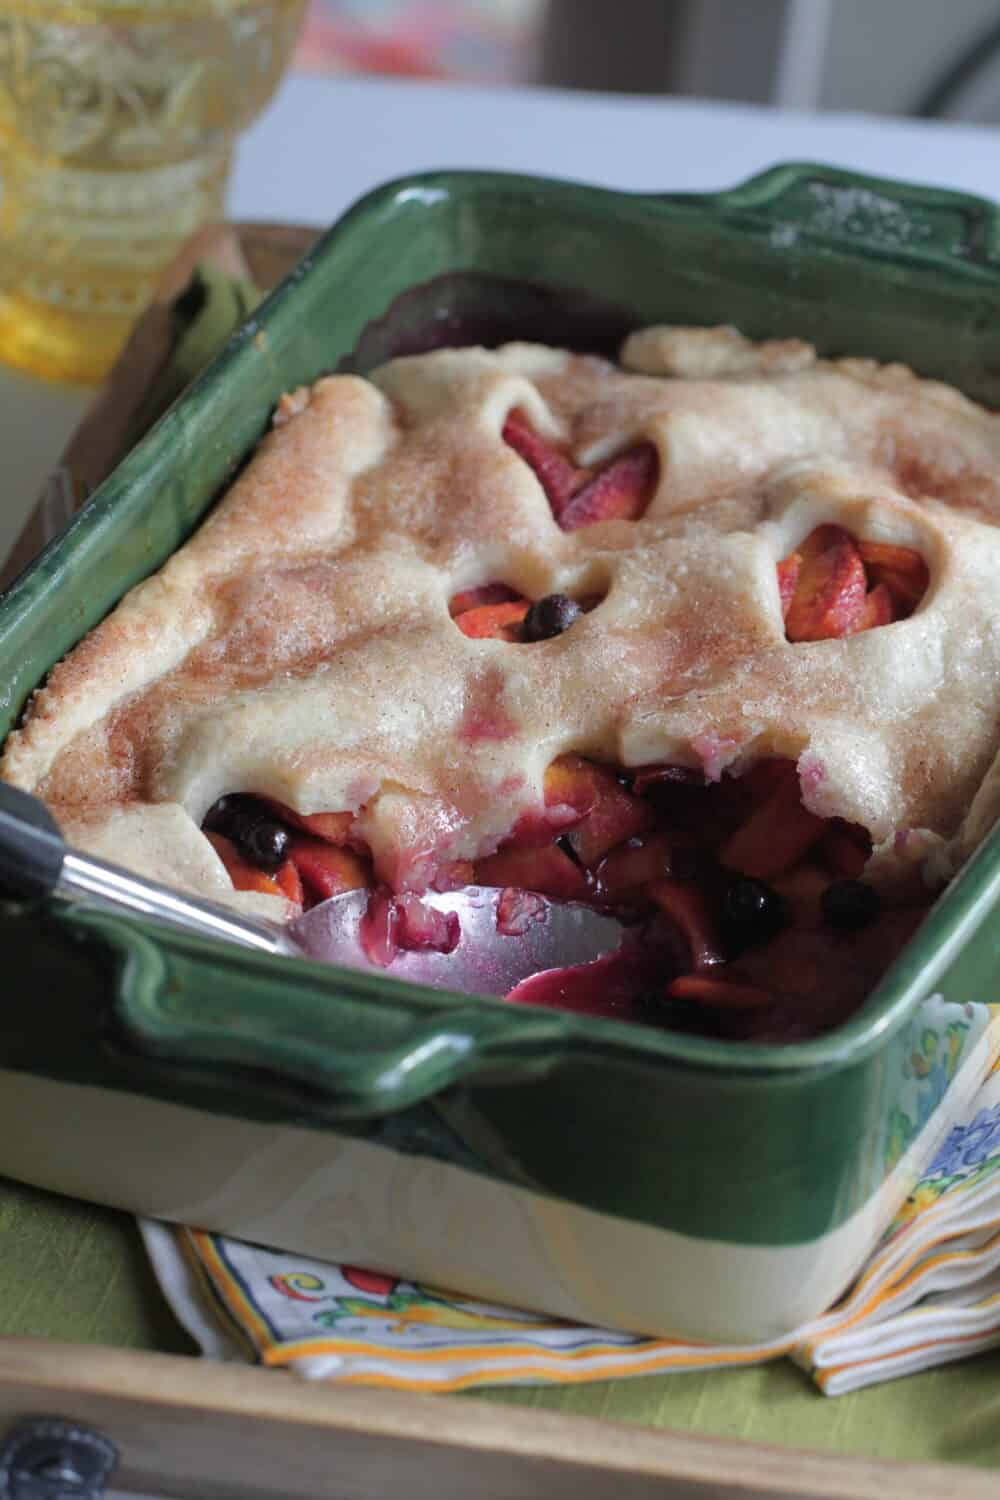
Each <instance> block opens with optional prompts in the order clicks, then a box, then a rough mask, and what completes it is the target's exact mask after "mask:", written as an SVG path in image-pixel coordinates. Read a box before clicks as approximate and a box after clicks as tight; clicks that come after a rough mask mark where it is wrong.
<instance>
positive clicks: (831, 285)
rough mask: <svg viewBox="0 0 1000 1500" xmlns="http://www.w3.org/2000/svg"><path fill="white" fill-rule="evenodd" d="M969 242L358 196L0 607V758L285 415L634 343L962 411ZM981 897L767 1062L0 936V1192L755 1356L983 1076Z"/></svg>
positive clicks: (997, 861) (533, 191) (225, 959)
mask: <svg viewBox="0 0 1000 1500" xmlns="http://www.w3.org/2000/svg"><path fill="white" fill-rule="evenodd" d="M998 214H1000V210H998V209H997V208H995V207H994V206H993V205H991V204H988V203H985V202H982V201H980V200H977V199H973V198H969V197H965V196H961V195H957V194H953V193H947V192H943V191H934V190H929V189H924V188H917V187H911V186H904V185H902V184H899V183H891V182H882V181H877V180H875V179H867V178H862V177H859V176H857V175H855V174H848V173H844V172H840V171H836V170H833V169H830V168H826V167H820V166H797V165H792V166H781V167H777V168H775V169H773V170H772V171H770V172H767V173H765V174H763V175H762V176H760V177H757V178H754V179H753V180H752V181H750V182H748V183H747V184H745V185H743V186H741V187H738V188H736V189H734V190H732V191H730V192H724V193H719V194H713V195H705V196H698V195H686V194H674V195H671V194H666V195H662V196H633V195H626V194H622V193H614V192H606V191H601V190H597V189H592V188H587V187H582V186H577V185H573V184H567V183H559V182H549V181H543V180H539V179H534V178H527V177H512V176H503V175H497V174H487V173H434V174H428V175H425V176H421V177H416V178H411V179H407V180H402V181H399V182H396V183H391V184H389V185H387V186H385V187H383V188H381V189H379V190H378V191H376V192H374V193H372V194H371V195H370V196H368V197H367V198H365V199H364V200H363V201H362V202H360V203H359V204H358V205H357V206H356V207H355V208H354V209H352V211H351V212H350V213H349V214H347V216H346V217H345V218H344V219H342V220H341V221H340V222H339V223H338V224H337V225H335V226H334V228H333V229H332V230H331V231H330V233H329V234H328V235H327V236H326V237H325V238H324V239H323V240H322V241H321V242H320V243H319V245H318V246H317V248H316V249H315V250H314V251H313V253H312V254H311V255H309V256H308V257H307V258H306V260H305V261H304V262H303V263H302V265H301V266H300V267H299V268H298V270H297V271H296V272H295V273H294V274H293V275H292V276H291V277H290V278H289V279H288V280H287V281H286V282H285V283H284V284H283V285H282V286H281V287H280V288H279V289H278V290H277V291H276V292H275V293H274V295H273V296H272V297H271V298H270V299H269V300H268V301H267V302H266V303H265V304H264V305H263V306H262V307H261V308H260V309H259V311H258V313H257V314H256V316H255V318H254V319H253V321H252V322H251V323H249V324H248V325H247V326H245V327H244V328H243V329H242V330H241V332H240V333H239V334H238V335H237V336H236V337H235V338H234V339H233V340H232V342H231V343H230V345H229V346H228V348H227V349H226V350H225V351H224V353H223V354H222V355H221V356H220V358H218V359H217V360H216V361H215V363H214V364H213V365H212V366H211V367H210V368H209V370H208V371H207V372H206V373H205V374H204V375H203V376H202V378H201V379H199V380H198V382H197V383H196V384H195V385H194V386H193V387H192V388H191V389H190V390H189V391H188V392H187V393H186V394H185V395H184V396H183V397H182V399H181V400H180V401H179V402H178V403H177V404H176V405H175V406H174V407H173V409H172V410H171V411H170V412H169V413H168V414H167V415H166V417H164V418H163V420H162V421H161V422H160V423H159V424H158V425H157V426H156V427H155V428H154V429H153V431H152V432H151V433H150V434H149V435H148V436H147V437H146V439H145V440H144V441H143V442H142V443H141V445H140V446H139V447H138V448H137V449H136V450H135V451H134V452H133V453H132V454H131V455H130V457H129V458H128V459H127V460H126V461H125V462H124V463H123V464H122V465H121V466H120V467H119V468H118V470H117V471H116V472H115V474H114V475H112V477H111V478H110V479H109V480H108V481H107V482H106V483H105V484H104V485H103V486H102V487H101V489H100V490H99V491H98V493H97V494H96V495H95V496H94V497H93V498H92V500H91V501H90V503H89V504H88V505H87V507H86V509H85V510H84V511H83V512H82V513H81V514H80V515H79V516H78V517H77V518H76V520H75V521H74V522H73V523H72V524H71V525H70V526H69V527H68V529H67V530H66V531H65V533H64V534H63V535H62V536H61V537H60V538H59V539H58V540H57V541H55V542H54V543H53V544H52V545H51V546H50V547H49V548H48V549H47V550H46V551H45V553H44V554H43V555H42V556H41V557H40V558H39V559H38V561H37V562H36V563H35V564H34V566H33V567H31V568H30V569H29V570H28V571H27V572H26V573H25V574H24V575H23V576H22V577H21V578H20V579H19V580H18V581H17V582H16V584H15V585H14V586H13V587H12V588H11V589H10V591H9V592H8V593H7V594H6V596H5V597H4V598H3V599H2V600H0V661H2V663H3V680H4V683H5V690H4V696H3V702H2V726H3V730H4V732H6V730H7V729H8V728H9V727H10V726H11V725H12V724H13V723H14V722H15V721H16V719H17V716H18V713H19V712H20V710H21V707H22V706H23V704H24V702H25V700H26V698H27V696H28V694H29V693H30V692H31V690H32V689H33V688H34V687H35V686H36V684H37V683H38V682H39V681H40V680H41V678H42V677H43V676H44V674H45V672H46V671H47V669H48V668H49V667H50V666H51V665H52V663H53V662H54V661H55V660H57V659H58V658H59V657H60V656H61V655H62V654H63V653H64V652H65V651H66V650H67V649H68V648H69V647H70V646H71V645H72V644H73V643H74V642H75V641H76V640H78V639H79V637H80V636H81V635H82V634H83V633H84V632H85V631H86V630H87V629H88V628H89V627H90V626H92V625H93V624H94V623H95V622H96V621H97V620H98V619H100V618H101V616H102V615H103V614H104V613H105V612H106V611H107V610H108V609H109V608H110V607H111V606H112V605H113V604H114V603H115V602H116V600H117V599H118V598H119V597H120V596H121V595H122V594H123V592H124V591H125V590H126V589H127V588H128V587H129V586H131V585H132V584H134V583H135V582H137V581H138V580H139V579H140V578H142V577H144V576H145V575H146V574H148V573H149V572H150V571H152V570H153V569H155V568H156V567H157V566H159V565H160V564H161V563H162V562H163V561H164V559H165V558H166V557H167V556H168V555H169V554H170V553H171V552H172V551H173V550H174V549H175V548H176V547H177V546H178V544H179V543H180V542H181V541H182V540H183V539H184V538H185V537H186V536H187V535H188V534H189V533H190V531H191V530H192V528H193V527H194V526H195V525H196V524H197V522H198V520H199V518H200V517H201V516H202V515H203V514H204V513H205V511H206V509H207V508H208V507H209V506H210V505H211V504H212V502H213V500H214V499H215V498H216V497H217V496H218V494H219V493H220V490H221V489H222V488H223V487H224V486H225V485H226V483H227V481H228V480H229V479H230V477H231V476H232V475H233V473H234V472H235V470H236V469H237V468H238V467H239V465H240V464H241V463H242V462H243V461H244V459H245V458H246V457H247V455H248V453H249V452H250V451H251V449H252V448H253V446H254V444H255V442H256V440H257V439H258V438H259V437H260V435H261V434H262V433H263V431H264V429H265V426H266V424H267V422H268V418H269V414H270V412H271V410H272V408H273V406H274V404H275V402H276V401H277V399H278V397H279V396H280V394H281V393H282V392H283V391H284V390H286V389H288V388H289V387H292V386H295V385H297V384H300V383H302V382H304V381H309V380H312V379H313V378H315V377H316V376H317V375H319V374H320V373H321V372H324V371H328V370H331V369H334V368H342V369H353V370H360V371H364V370H365V369H367V368H371V367H372V366H373V365H374V364H376V363H379V362H381V361H382V360H384V359H385V358H387V357H390V356H391V355H394V354H398V353H405V352H413V351H416V350H420V349H426V348H429V347H432V346H437V345H440V344H446V343H470V342H487V343H498V342H502V341H503V340H505V339H509V338H515V337H516V338H527V339H541V340H544V341H546V342H552V343H557V344H568V345H571V346H574V347H577V348H581V347H582V348H587V349H593V350H599V351H608V350H611V349H613V348H614V347H615V346H616V345H617V344H618V342H619V340H620V339H621V337H622V336H623V335H624V334H625V333H626V332H627V331H628V330H629V329H630V328H633V327H635V326H638V325H641V324H644V323H652V322H668V321H674V322H685V323H714V322H728V323H735V324H737V325H738V326H739V327H740V328H741V329H742V330H743V331H744V332H745V333H747V334H749V335H751V336H755V337H756V336H763V335H770V336H773V335H798V336H801V337H804V338H807V339H810V340H812V341H814V342H815V343H816V344H817V345H818V346H819V348H820V350H821V351H822V352H824V353H839V352H850V353H854V354H868V355H873V356H876V357H878V358H881V359H901V360H903V361H905V362H906V363H908V364H910V365H912V366H913V367H914V368H916V369H917V370H918V371H920V372H921V373H923V374H926V375H933V376H936V377H939V378H941V379H943V380H947V381H949V382H952V383H954V384H957V385H959V386H961V387H962V388H963V389H965V390H966V391H967V392H968V393H969V394H971V395H972V396H974V397H976V398H978V399H980V400H982V401H984V402H986V403H988V404H991V405H998V404H1000V250H998V247H997V226H998V223H1000V217H998ZM998 895H1000V840H998V838H997V837H996V836H994V837H993V839H992V840H991V841H990V842H989V843H988V844H987V845H986V846H984V847H983V848H982V849H981V850H980V851H979V853H978V855H977V856H976V858H975V859H974V860H973V861H972V862H971V863H970V865H969V866H968V867H967V869H966V870H965V871H964V872H963V873H962V875H961V876H960V877H959V879H958V880H957V881H956V882H955V883H954V885H953V886H952V888H951V889H950V890H949V891H948V892H947V893H946V894H945V896H944V897H943V898H942V900H941V901H940V902H939V904H938V906H937V908H936V909H935V911H934V912H933V913H932V915H931V917H930V918H929V919H928V920H927V922H926V923H925V924H924V926H923V927H922V928H921V931H920V933H919V935H918V937H917V938H916V939H915V940H914V942H913V943H912V944H911V945H910V947H909V948H908V949H907V950H906V952H905V953H904V955H903V956H902V958H901V959H900V960H899V961H898V962H897V964H896V965H895V966H894V968H893V969H892V970H891V971H890V973H889V974H887V976H886V977H885V980H884V981H883V983H882V984H881V985H880V987H879V989H878V990H877V992H876V993H875V994H873V995H872V996H871V998H870V1000H869V1001H868V1003H867V1004H866V1006H865V1007H864V1009H863V1010H862V1011H861V1012H860V1013H859V1014H858V1015H857V1016H856V1018H855V1019H854V1020H852V1021H851V1022H850V1024H848V1025H846V1026H844V1027H843V1028H841V1029H840V1030H839V1031H837V1032H836V1033H834V1034H832V1035H829V1036H827V1037H824V1038H822V1039H819V1040H816V1041H812V1042H808V1043H801V1044H796V1045H793V1046H789V1047H786V1048H784V1049H777V1048H764V1047H758V1046H753V1045H748V1044H738V1043H724V1042H719V1041H713V1040H707V1039H699V1038H696V1037H691V1036H681V1035H674V1034H670V1033H666V1032H661V1031H656V1030H653V1029H647V1028H639V1027H629V1026H626V1025H624V1024H621V1023H616V1022H612V1021H598V1020H592V1019H590V1020H589V1019H586V1018H582V1017H577V1016H571V1015H566V1014H557V1013H554V1012H551V1011H542V1010H537V1011H536V1010H531V1009H528V1008H526V1007H505V1006H504V1005H503V1004H502V1003H500V1002H494V1001H482V1000H472V999H468V998H464V997H462V996H448V995H444V994H441V993H438V992H431V991H425V990H421V989H419V988H415V987H413V986H409V985H405V984H401V983H399V982H397V981H394V980H393V979H392V978H391V977H388V976H382V975H378V976H370V975H363V974H355V973H348V972H345V971H339V970H334V969H330V968H321V967H318V966H316V965H312V964H307V963H304V962H303V963H295V962H289V961H287V960H284V961H283V960H277V959H268V958H263V957H259V958H258V957H255V956H253V955H251V954H249V953H247V952H243V951H239V950H235V949H228V948H224V947H220V946H216V945H214V944H211V943H207V942H204V941H199V940H196V939H193V938H186V937H182V936H173V935H167V934H165V933H164V932H163V931H162V930H157V929H155V928H153V927H151V926H144V925H142V924H141V923H139V922H137V921H133V920H130V919H127V918H124V917H118V916H112V915H108V914H102V913H97V912H94V911H89V912H88V911H84V910H82V909H79V908H71V909H68V910H66V909H62V910H57V909H55V908H54V907H53V908H51V909H49V908H44V909H39V910H36V911H32V912H28V913H25V912H19V911H14V910H12V909H10V910H6V911H3V912H0V931H2V936H3V941H4V949H5V955H6V972H7V976H8V977H7V986H6V988H7V993H8V995H9V997H10V1003H9V1004H8V1005H7V1006H5V1007H4V1010H3V1015H2V1018H0V1074H2V1079H3V1087H2V1089H0V1100H2V1105H0V1141H2V1142H3V1144H2V1146H0V1170H2V1171H5V1172H7V1173H8V1174H10V1175H13V1176H18V1177H22V1178H24V1179H26V1180H29V1181H33V1182H37V1183H39V1184H41V1185H43V1186H47V1187H52V1188H56V1189H58V1190H61V1191H65V1192H72V1193H76V1194H78V1195H80V1196H86V1197H92V1198H95V1199H98V1200H103V1201H106V1202H110V1203H114V1204H117V1205H119V1206H121V1207H126V1208H130V1209H134V1210H136V1211H138V1212H142V1213H147V1214H153V1215H158V1216H162V1217H165V1218H173V1219H179V1220H186V1221H188V1222H196V1223H198V1224H200V1225H203V1226H204V1227H208V1228H216V1229H221V1230H227V1231H229V1232H231V1233H235V1234H239V1235H242V1236H244V1237H247V1238H253V1239H257V1240H260V1241H266V1242H270V1243H273V1244H277V1245H281V1246H282V1247H284V1248H288V1249H293V1250H299V1251H301V1252H302V1253H310V1254H313V1255H321V1256H322V1255H326V1256H330V1257H339V1258H342V1259H348V1260H351V1261H355V1262H360V1263H363V1264H366V1265H372V1266H375V1267H382V1268H384V1269H389V1270H393V1271H395V1272H397V1273H401V1274H407V1275H411V1276H416V1277H419V1278H421V1279H423V1280H429V1281H431V1282H437V1283H439V1284H441V1283H444V1284H448V1285H452V1286H455V1287H458V1288H461V1289H462V1290H464V1291H466V1292H468V1293H471V1294H475V1295H479V1296H487V1297H491V1298H494V1299H496V1300H503V1301H509V1302H514V1303H520V1304H522V1305H525V1306H532V1307H537V1308H541V1309H544V1310H547V1311H549V1312H555V1313H561V1314H564V1315H566V1316H571V1317H580V1318H585V1319H587V1320H590V1321H600V1322H608V1323H614V1324H617V1325H619V1326H622V1327H626V1328H634V1329H638V1330H643V1331H646V1332H663V1333H678V1334H682V1335H686V1336H688V1337H694V1338H702V1339H717V1338H722V1339H730V1340H733V1339H736V1340H743V1339H749V1338H759V1337H762V1336H765V1335H770V1334H774V1333H776V1332H780V1331H783V1330H785V1329H787V1328H789V1327H791V1326H793V1325H794V1324H796V1323H798V1322H800V1321H801V1320H802V1319H803V1318H805V1317H807V1316H809V1315H811V1314H815V1313H817V1312H819V1311H821V1310H822V1309H823V1308H824V1307H825V1306H826V1305H827V1304H828V1303H829V1302H830V1301H831V1300H832V1299H833V1297H835V1296H836V1294H837V1293H838V1292H839V1291H840V1290H841V1289H842V1288H843V1287H844V1285H845V1284H846V1283H847V1282H848V1281H849V1279H850V1278H851V1276H852V1275H853V1274H854V1272H855V1271H856V1270H857V1268H858V1265H859V1264H860V1262H861V1260H862V1259H863V1257H864V1255H865V1254H866V1252H867V1249H868V1248H869V1246H870V1244H871V1241H872V1238H873V1236H874V1235H875V1234H877V1232H878V1231H879V1229H880V1228H881V1227H882V1225H883V1224H884V1223H885V1222H886V1220H887V1218H888V1217H889V1216H890V1214H891V1213H892V1212H893V1210H894V1209H895V1207H896V1206H897V1204H898V1202H899V1201H900V1199H901V1198H902V1197H903V1195H904V1194H905V1193H906V1191H907V1189H908V1187H909V1186H910V1184H911V1182H912V1180H913V1176H914V1174H915V1171H916V1169H917V1168H918V1166H919V1165H921V1164H922V1163H923V1162H925V1161H926V1160H927V1159H928V1157H929V1155H930V1154H931V1152H932V1151H933V1150H934V1148H935V1145H936V1142H937V1141H938V1140H939V1139H940V1138H941V1136H942V1134H943V1132H944V1131H945V1130H946V1129H947V1128H948V1125H949V1123H950V1120H951V1118H952V1116H953V1114H954V1112H955V1111H956V1110H957V1108H958V1107H959V1106H960V1105H961V1103H962V1102H963V1099H964V1098H966V1097H967V1096H968V1093H969V1091H970V1090H971V1088H973V1087H974V1086H975V1084H976V1083H977V1082H978V1080H979V1079H980V1078H981V1076H982V1074H983V1071H984V1069H985V1067H986V1066H987V1065H988V1060H989V1055H990V1049H991V1047H995V1043H996V1028H995V1026H994V1027H993V1029H992V1030H991V1026H990V1012H989V1010H988V1008H987V1002H989V1001H991V1000H994V999H1000V993H998V991H1000V983H998V978H997V970H998V960H1000V949H998V942H997V937H996V930H997V929H996V926H995V924H994V923H993V922H992V913H993V912H994V911H995V907H996V903H997V899H998ZM26 1122H27V1125H26Z"/></svg>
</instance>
